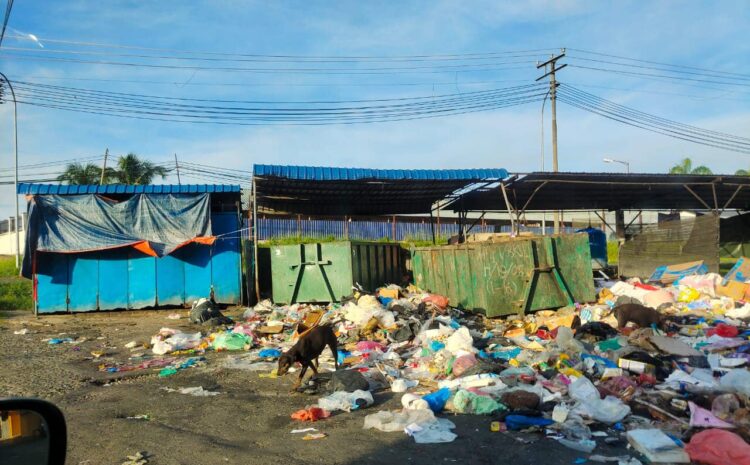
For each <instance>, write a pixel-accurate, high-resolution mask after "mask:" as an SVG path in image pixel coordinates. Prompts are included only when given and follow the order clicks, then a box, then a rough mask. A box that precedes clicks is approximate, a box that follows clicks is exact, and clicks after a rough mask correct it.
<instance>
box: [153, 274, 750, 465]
mask: <svg viewBox="0 0 750 465" xmlns="http://www.w3.org/2000/svg"><path fill="white" fill-rule="evenodd" d="M746 263H747V262H746ZM746 275H747V274H743V272H742V270H739V271H738V270H736V269H733V271H732V272H730V273H729V274H727V275H726V276H724V277H721V276H719V275H717V274H712V273H706V274H701V275H687V276H681V277H679V279H678V280H675V281H673V282H668V283H667V282H658V283H655V284H654V283H648V284H647V283H643V282H641V281H640V280H637V279H634V280H629V281H609V282H599V283H598V302H596V303H593V304H576V305H574V306H570V307H566V308H562V309H559V310H557V311H539V312H536V313H534V314H529V315H523V316H510V317H507V318H504V319H488V318H485V317H483V316H482V315H481V314H472V313H468V312H463V311H461V310H458V309H455V308H452V307H451V306H450V305H449V302H448V299H446V298H445V297H443V296H440V295H435V294H429V293H426V292H422V291H421V290H419V289H416V288H415V287H414V286H409V287H408V288H401V287H398V286H395V285H389V286H387V287H384V288H381V289H378V290H377V291H376V292H375V293H372V294H369V293H366V292H361V291H356V292H354V293H353V295H351V296H350V297H348V298H346V299H344V301H343V302H342V303H341V304H332V305H328V306H316V305H303V304H295V305H289V306H276V305H274V304H272V303H271V302H270V301H264V302H261V303H259V304H258V305H256V306H255V307H254V308H252V309H247V310H246V311H245V312H244V313H243V315H242V318H241V319H238V320H237V321H231V322H229V323H230V324H219V325H212V327H211V329H210V331H211V332H210V333H209V334H208V335H207V336H203V335H202V333H200V332H197V333H192V334H191V333H182V332H179V331H174V330H169V329H168V328H164V329H162V331H160V333H159V334H157V335H155V336H154V338H153V339H152V341H151V345H150V347H151V350H152V351H153V353H154V354H165V355H166V354H168V355H170V356H173V355H175V354H181V353H182V354H190V355H192V356H193V359H194V360H193V361H192V362H191V363H189V364H188V366H187V368H189V367H190V366H194V365H196V364H200V363H204V360H202V359H200V358H199V357H198V356H199V355H200V354H201V353H202V352H205V351H206V350H216V351H230V352H232V353H231V354H230V356H229V357H227V358H226V359H225V360H224V362H223V366H224V367H226V368H231V369H241V370H248V371H254V372H257V373H258V375H259V376H261V377H267V378H273V377H276V376H277V375H276V366H277V365H276V361H277V359H278V358H279V356H280V355H281V354H282V353H284V352H285V351H287V350H288V349H289V348H290V347H291V346H292V345H293V344H294V343H295V341H297V340H298V338H299V337H304V334H305V330H306V329H309V328H310V327H313V326H315V325H323V324H329V325H332V327H333V328H334V331H335V334H336V336H337V338H338V353H337V357H338V362H339V365H340V369H339V370H338V371H335V372H333V370H334V363H333V362H334V360H333V357H332V355H331V353H330V352H329V350H328V349H327V348H326V349H325V350H324V351H323V352H322V353H321V355H320V357H319V369H320V373H319V375H317V376H313V377H312V378H311V379H309V380H306V382H305V383H304V384H303V385H302V386H301V387H300V388H299V391H301V392H305V393H307V394H309V395H310V396H317V398H318V399H317V401H316V402H314V403H312V402H311V403H310V405H308V406H307V407H306V408H305V409H302V410H299V411H297V412H290V417H291V418H294V419H296V420H299V421H327V420H325V419H326V418H329V417H331V416H335V415H338V414H346V413H347V412H351V411H354V410H359V409H372V410H373V412H372V413H370V414H368V415H366V416H365V418H364V428H367V429H374V430H378V431H383V432H401V433H405V434H408V435H410V436H411V437H413V438H414V440H415V442H417V443H440V442H451V441H454V440H455V439H456V438H457V434H456V433H455V432H454V431H453V430H454V429H455V425H454V423H453V422H451V421H450V420H449V419H448V418H446V415H449V414H470V415H485V416H487V424H488V428H490V429H491V431H497V432H499V433H502V432H506V434H518V433H515V432H525V433H535V434H537V435H542V436H544V437H547V438H550V439H553V440H557V441H559V442H560V443H561V444H563V445H564V446H566V447H569V448H571V449H574V450H576V451H580V452H583V453H589V454H593V455H591V456H590V459H591V460H600V461H601V460H604V461H619V462H620V463H627V464H629V465H634V464H636V463H638V459H636V458H633V457H614V458H613V457H611V456H607V455H606V452H607V446H608V445H618V444H619V445H621V446H624V445H625V444H630V445H631V446H632V448H633V449H634V450H636V451H638V452H639V453H640V454H642V455H643V457H645V459H647V460H648V461H651V462H655V463H659V462H675V463H686V462H689V461H690V460H691V459H692V460H693V461H700V462H702V463H709V464H723V463H743V464H744V463H747V464H750V446H748V445H747V442H748V441H749V440H750V402H749V401H748V398H749V397H750V371H748V369H747V364H748V362H749V361H750V341H748V335H750V331H749V330H748V326H747V320H748V319H750V303H746V301H747V302H750V292H748V289H750V284H747V283H745V281H744V279H745V276H746ZM747 277H748V278H750V275H748V276H747ZM210 317H211V318H209V319H216V318H220V319H221V318H224V317H223V316H221V315H215V314H212V315H210ZM198 320H201V319H200V318H199V319H198ZM204 320H205V319H204ZM221 322H222V323H227V322H226V321H223V320H222V321H221ZM155 366H158V365H155ZM162 366H163V367H164V368H162V371H164V370H167V371H166V372H165V373H171V372H172V370H175V371H178V370H180V369H182V368H186V367H182V366H181V365H180V364H179V363H178V362H175V361H171V362H170V364H168V365H162ZM297 369H299V368H297ZM291 371H293V370H291ZM332 372H333V373H332ZM295 376H296V374H295V375H291V376H289V377H288V381H287V380H286V379H285V381H284V382H283V386H284V388H286V387H287V383H288V385H289V386H291V385H292V379H291V378H292V377H295ZM280 384H282V383H280ZM280 388H281V385H280ZM384 390H390V391H392V392H394V393H398V394H399V395H400V396H401V398H400V400H401V405H402V409H401V410H398V411H389V410H380V411H375V409H376V407H375V404H376V402H375V399H376V398H374V397H373V393H376V394H377V393H378V392H380V391H384ZM305 431H307V430H305ZM319 437H320V438H322V437H325V435H324V434H322V435H320V436H319ZM316 438H318V437H316Z"/></svg>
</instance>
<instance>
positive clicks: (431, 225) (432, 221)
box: [430, 207, 437, 245]
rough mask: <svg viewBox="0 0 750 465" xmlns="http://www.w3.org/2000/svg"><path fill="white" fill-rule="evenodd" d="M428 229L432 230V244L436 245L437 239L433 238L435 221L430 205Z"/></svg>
mask: <svg viewBox="0 0 750 465" xmlns="http://www.w3.org/2000/svg"><path fill="white" fill-rule="evenodd" d="M430 230H431V231H432V245H436V244H437V241H436V240H435V221H434V220H433V218H432V207H430Z"/></svg>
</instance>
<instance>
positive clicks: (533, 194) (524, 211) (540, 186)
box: [521, 181, 549, 214]
mask: <svg viewBox="0 0 750 465" xmlns="http://www.w3.org/2000/svg"><path fill="white" fill-rule="evenodd" d="M548 182H549V181H544V182H543V183H541V184H539V186H537V188H536V189H534V192H532V193H531V195H530V196H529V198H528V200H526V203H525V204H523V207H522V208H521V214H524V213H526V208H527V207H528V206H529V204H530V203H531V201H532V200H534V196H535V195H536V193H537V192H539V191H540V190H541V189H542V187H544V186H546V185H547V183H548Z"/></svg>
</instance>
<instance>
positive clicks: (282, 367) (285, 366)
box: [276, 354, 294, 376]
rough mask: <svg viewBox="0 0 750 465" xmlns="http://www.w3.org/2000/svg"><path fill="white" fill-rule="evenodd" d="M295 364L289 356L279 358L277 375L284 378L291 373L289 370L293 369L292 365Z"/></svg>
mask: <svg viewBox="0 0 750 465" xmlns="http://www.w3.org/2000/svg"><path fill="white" fill-rule="evenodd" d="M293 363H294V359H293V358H292V356H291V355H289V354H281V356H280V357H279V368H278V369H277V370H276V374H277V375H278V376H284V375H285V374H287V372H288V371H289V368H291V367H292V364H293Z"/></svg>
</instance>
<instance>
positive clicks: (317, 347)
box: [276, 324, 339, 390]
mask: <svg viewBox="0 0 750 465" xmlns="http://www.w3.org/2000/svg"><path fill="white" fill-rule="evenodd" d="M326 346H328V347H329V348H330V349H331V353H332V354H333V362H334V366H335V367H336V370H338V369H339V357H338V350H337V346H338V341H336V335H335V334H334V333H333V328H332V327H331V325H330V324H326V325H320V326H316V327H314V328H313V329H311V330H310V332H308V333H307V334H305V335H303V336H302V337H300V339H299V340H298V341H297V343H296V344H294V345H293V346H292V348H291V349H289V350H288V351H286V352H284V353H283V354H281V357H279V368H278V370H277V371H276V374H277V375H279V376H283V375H285V374H286V373H287V372H288V371H289V368H291V366H292V365H293V364H294V363H296V362H299V363H300V364H301V365H302V370H301V371H300V373H299V378H297V382H296V383H294V386H293V387H292V390H296V389H297V388H298V387H299V386H300V384H302V378H303V377H304V376H305V373H306V372H307V369H308V368H311V369H312V371H313V373H314V374H316V375H317V374H318V357H319V356H320V354H321V353H322V352H323V349H325V347H326ZM313 362H315V363H313Z"/></svg>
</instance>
